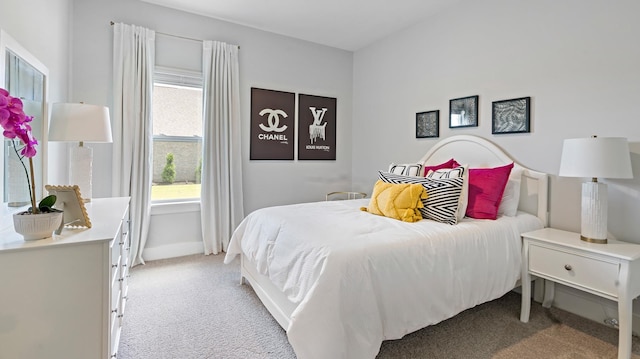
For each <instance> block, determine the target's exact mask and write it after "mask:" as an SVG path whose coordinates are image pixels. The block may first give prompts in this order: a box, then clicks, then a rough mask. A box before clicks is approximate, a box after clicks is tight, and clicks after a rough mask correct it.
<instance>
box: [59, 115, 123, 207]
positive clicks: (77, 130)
mask: <svg viewBox="0 0 640 359" xmlns="http://www.w3.org/2000/svg"><path fill="white" fill-rule="evenodd" d="M49 141H61V142H78V146H77V147H71V149H70V150H69V182H70V183H71V184H77V185H78V187H80V195H81V196H82V199H83V200H84V201H85V202H89V201H91V197H92V188H91V172H92V162H93V149H91V148H90V147H84V143H85V142H113V140H112V138H111V122H110V120H109V108H107V107H104V106H96V105H88V104H85V103H54V104H53V106H52V108H51V122H50V126H49Z"/></svg>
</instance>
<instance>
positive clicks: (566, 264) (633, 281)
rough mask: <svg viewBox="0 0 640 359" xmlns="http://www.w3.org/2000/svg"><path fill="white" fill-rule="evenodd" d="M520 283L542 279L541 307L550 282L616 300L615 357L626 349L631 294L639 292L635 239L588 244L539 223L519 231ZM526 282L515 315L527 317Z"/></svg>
mask: <svg viewBox="0 0 640 359" xmlns="http://www.w3.org/2000/svg"><path fill="white" fill-rule="evenodd" d="M522 239H523V247H522V275H521V277H522V278H521V282H522V283H530V280H531V276H532V275H533V276H536V277H540V278H544V279H545V286H544V288H545V293H544V301H543V303H542V306H543V307H546V308H549V307H550V306H551V303H552V302H553V297H554V292H555V286H554V282H555V283H560V284H563V285H566V286H569V287H573V288H576V289H579V290H582V291H585V292H588V293H591V294H594V295H597V296H600V297H603V298H607V299H610V300H613V301H616V302H618V317H619V319H618V320H619V329H620V331H619V334H618V335H619V337H618V358H619V359H628V358H629V357H630V355H631V328H632V326H631V320H632V314H633V313H632V304H633V298H635V297H637V296H638V295H640V245H637V244H633V243H628V242H622V241H617V240H610V241H609V243H608V244H603V245H594V244H591V243H586V242H584V241H581V240H580V234H579V233H572V232H566V231H561V230H557V229H552V228H543V229H539V230H536V231H532V232H527V233H523V234H522ZM530 309H531V287H530V286H528V285H523V286H522V308H521V312H520V321H522V322H524V323H526V322H528V321H529V313H530Z"/></svg>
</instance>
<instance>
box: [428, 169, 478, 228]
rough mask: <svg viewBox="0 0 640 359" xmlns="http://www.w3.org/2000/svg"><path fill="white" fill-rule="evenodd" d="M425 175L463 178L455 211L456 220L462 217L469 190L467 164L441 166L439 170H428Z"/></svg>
mask: <svg viewBox="0 0 640 359" xmlns="http://www.w3.org/2000/svg"><path fill="white" fill-rule="evenodd" d="M426 177H427V178H438V179H441V178H455V177H461V178H462V179H463V180H464V182H463V183H462V192H460V197H459V199H458V210H457V211H456V215H457V217H458V220H461V219H462V218H464V215H465V214H466V213H467V201H468V192H469V171H468V168H467V165H462V166H458V167H456V168H450V169H448V168H441V169H439V170H435V171H429V173H427V176H426Z"/></svg>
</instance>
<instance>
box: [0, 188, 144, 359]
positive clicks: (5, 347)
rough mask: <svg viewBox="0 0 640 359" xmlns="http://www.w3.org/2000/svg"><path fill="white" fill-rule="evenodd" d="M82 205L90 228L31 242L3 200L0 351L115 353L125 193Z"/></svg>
mask: <svg viewBox="0 0 640 359" xmlns="http://www.w3.org/2000/svg"><path fill="white" fill-rule="evenodd" d="M85 205H86V208H87V212H88V214H89V218H90V219H91V223H92V225H93V226H92V228H90V229H87V228H83V229H65V230H63V231H62V234H61V235H54V237H53V238H47V239H42V240H38V241H29V242H25V241H24V240H23V239H22V236H20V235H18V234H16V233H15V232H14V231H13V226H12V224H11V223H12V222H11V220H12V218H11V215H9V214H8V211H7V209H6V208H3V210H2V211H3V213H2V214H3V216H2V220H1V221H0V359H16V358H20V359H36V358H38V359H43V358H47V359H110V358H116V353H117V350H118V341H119V339H120V330H121V324H122V317H123V315H124V310H125V304H126V301H127V277H128V271H129V264H130V263H131V258H130V257H131V254H130V253H129V252H130V251H129V248H130V244H129V243H130V241H129V237H128V232H129V198H128V197H120V198H98V199H93V200H92V201H91V202H89V203H86V204H85ZM16 211H17V210H16Z"/></svg>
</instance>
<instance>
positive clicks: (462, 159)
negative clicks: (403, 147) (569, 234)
mask: <svg viewBox="0 0 640 359" xmlns="http://www.w3.org/2000/svg"><path fill="white" fill-rule="evenodd" d="M451 158H454V159H455V160H456V161H457V162H458V163H460V164H468V165H469V167H470V168H479V167H497V166H503V165H507V164H509V163H511V162H513V164H514V167H513V170H512V172H516V171H517V170H522V181H521V185H520V202H519V204H518V209H519V210H521V211H524V212H527V213H531V214H533V215H535V216H537V217H538V218H540V220H541V221H542V223H543V224H544V226H545V227H546V226H547V221H548V207H547V198H548V197H547V196H548V191H549V189H548V179H547V174H546V173H542V172H537V171H534V170H531V169H529V168H526V167H523V166H522V165H520V164H518V163H517V162H516V161H515V160H514V159H513V158H511V157H509V155H507V154H506V153H505V152H504V151H503V150H502V149H500V148H499V147H498V146H496V145H495V144H493V143H491V142H489V141H488V140H486V139H484V138H481V137H476V136H470V135H458V136H451V137H448V138H445V139H443V140H441V141H439V142H438V143H436V144H435V145H434V146H433V147H431V149H429V151H428V152H427V153H426V154H425V155H424V156H423V157H422V159H420V163H423V164H424V165H427V166H429V165H437V164H440V163H443V162H446V161H448V160H450V159H451Z"/></svg>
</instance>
